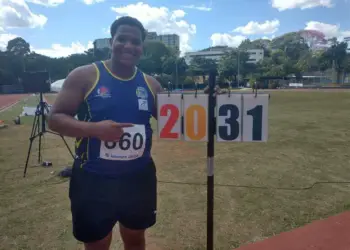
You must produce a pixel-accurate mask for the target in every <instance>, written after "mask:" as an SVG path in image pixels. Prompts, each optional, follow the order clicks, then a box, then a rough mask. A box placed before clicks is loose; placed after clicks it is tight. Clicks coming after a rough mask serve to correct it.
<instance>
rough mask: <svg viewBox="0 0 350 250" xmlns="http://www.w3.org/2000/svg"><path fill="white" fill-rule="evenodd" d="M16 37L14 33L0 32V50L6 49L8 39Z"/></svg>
mask: <svg viewBox="0 0 350 250" xmlns="http://www.w3.org/2000/svg"><path fill="white" fill-rule="evenodd" d="M16 37H18V36H17V35H14V34H0V50H2V51H4V50H6V47H7V43H8V41H10V40H12V39H15V38H16Z"/></svg>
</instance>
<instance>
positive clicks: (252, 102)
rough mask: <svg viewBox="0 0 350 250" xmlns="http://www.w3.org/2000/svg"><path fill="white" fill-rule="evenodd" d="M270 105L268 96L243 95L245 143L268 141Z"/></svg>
mask: <svg viewBox="0 0 350 250" xmlns="http://www.w3.org/2000/svg"><path fill="white" fill-rule="evenodd" d="M268 105H269V95H268V94H259V95H257V96H255V94H245V95H243V110H242V114H243V141H245V142H252V141H256V142H259V141H261V142H266V141H267V137H268Z"/></svg>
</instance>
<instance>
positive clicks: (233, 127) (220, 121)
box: [216, 94, 242, 142]
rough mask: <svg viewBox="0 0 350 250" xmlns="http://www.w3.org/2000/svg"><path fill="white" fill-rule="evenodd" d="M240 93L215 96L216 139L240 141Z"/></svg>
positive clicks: (220, 140) (219, 140)
mask: <svg viewBox="0 0 350 250" xmlns="http://www.w3.org/2000/svg"><path fill="white" fill-rule="evenodd" d="M241 110H242V95H233V94H231V95H230V96H229V95H219V96H217V98H216V140H217V141H218V142H224V141H229V142H232V141H242V129H241V126H242V115H241V114H242V112H241Z"/></svg>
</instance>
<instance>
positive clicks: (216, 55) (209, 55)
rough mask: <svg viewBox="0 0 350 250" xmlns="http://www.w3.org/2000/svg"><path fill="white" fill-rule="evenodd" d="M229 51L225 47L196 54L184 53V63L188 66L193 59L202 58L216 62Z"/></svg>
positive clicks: (213, 48)
mask: <svg viewBox="0 0 350 250" xmlns="http://www.w3.org/2000/svg"><path fill="white" fill-rule="evenodd" d="M229 51H230V48H229V47H227V46H216V47H211V48H208V49H204V50H200V51H196V52H186V53H185V61H186V63H187V64H188V65H189V64H191V61H192V59H193V58H195V57H203V58H205V59H211V60H214V61H217V62H218V61H219V60H220V59H221V57H223V56H224V55H225V53H226V52H229Z"/></svg>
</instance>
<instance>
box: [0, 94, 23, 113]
mask: <svg viewBox="0 0 350 250" xmlns="http://www.w3.org/2000/svg"><path fill="white" fill-rule="evenodd" d="M27 96H28V94H13V95H0V111H1V110H3V109H5V108H7V107H9V106H11V105H13V104H15V103H17V102H18V101H20V100H21V99H22V98H24V97H27Z"/></svg>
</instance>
